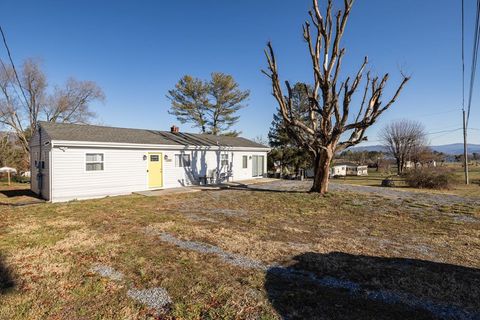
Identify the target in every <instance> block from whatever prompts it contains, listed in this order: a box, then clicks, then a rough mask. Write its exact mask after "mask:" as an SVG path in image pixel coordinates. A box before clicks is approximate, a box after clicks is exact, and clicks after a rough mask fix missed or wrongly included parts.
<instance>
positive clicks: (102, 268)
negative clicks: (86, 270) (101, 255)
mask: <svg viewBox="0 0 480 320" xmlns="http://www.w3.org/2000/svg"><path fill="white" fill-rule="evenodd" d="M90 271H91V272H93V273H96V274H98V275H100V276H101V277H104V278H108V279H110V280H114V281H121V280H123V273H121V272H118V271H117V270H115V269H113V268H112V267H109V266H107V265H104V264H95V265H94V266H93V267H91V268H90Z"/></svg>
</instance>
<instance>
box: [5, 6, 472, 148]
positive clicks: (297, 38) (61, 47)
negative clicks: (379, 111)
mask: <svg viewBox="0 0 480 320" xmlns="http://www.w3.org/2000/svg"><path fill="white" fill-rule="evenodd" d="M341 2H343V1H337V2H336V5H337V6H338V5H340V4H341ZM465 4H466V16H467V21H466V30H467V34H466V54H467V62H468V64H467V70H469V65H470V60H471V51H472V45H471V43H472V38H473V36H472V31H473V23H474V9H475V2H474V1H473V0H465ZM310 5H311V3H310V1H309V0H289V1H286V0H285V1H279V0H261V1H259V0H242V1H224V0H202V1H193V0H192V1H153V0H150V1H146V0H145V1H133V0H131V1H113V0H111V1H93V0H82V1H80V0H77V1H60V0H55V1H54V0H44V1H34V0H30V1H21V0H20V1H19V0H2V1H1V3H0V22H1V24H2V27H3V28H4V31H5V32H6V33H7V36H8V40H9V44H10V47H11V50H12V52H13V54H14V59H15V61H16V63H17V64H20V63H21V61H22V60H23V59H25V58H27V57H35V58H40V59H42V60H43V65H44V69H45V70H46V73H47V76H48V79H49V83H50V84H51V85H52V87H53V86H54V85H56V84H61V83H63V82H64V81H65V80H66V79H67V78H68V77H69V76H74V77H76V78H77V79H81V80H93V81H95V82H97V83H98V84H99V85H100V86H101V87H102V88H103V90H104V91H105V94H106V96H107V100H106V103H105V104H100V105H95V106H94V109H95V111H96V112H97V113H98V115H99V119H98V121H99V122H101V123H104V124H107V125H112V126H125V127H137V128H149V129H164V130H165V129H168V128H169V127H170V125H171V124H174V123H177V121H176V120H175V119H174V118H173V117H172V116H170V115H169V114H168V113H167V110H168V108H169V102H168V100H167V99H166V98H165V94H166V93H167V90H168V89H171V88H172V87H173V86H174V85H175V83H176V82H177V81H178V79H179V78H180V77H182V76H183V75H185V74H191V75H193V76H197V77H202V78H207V77H209V74H210V73H211V72H213V71H221V72H225V73H229V74H232V75H233V76H234V77H235V79H236V80H237V81H238V82H239V83H240V85H241V87H242V88H244V89H249V90H250V91H251V97H250V99H249V102H248V103H249V106H248V107H247V108H245V109H244V110H242V111H241V113H240V115H241V120H240V122H239V123H238V125H237V128H236V129H238V130H241V131H242V132H243V135H244V136H246V137H255V136H259V135H262V136H264V137H266V135H267V132H268V128H269V126H270V122H271V120H272V114H273V113H274V112H275V108H276V103H275V101H274V99H273V97H272V96H271V94H270V92H271V90H270V84H269V82H268V79H267V78H265V76H264V75H263V74H261V73H260V69H261V68H263V67H265V58H264V55H263V49H264V46H265V44H266V42H267V41H268V40H271V41H272V42H273V45H274V47H275V49H276V54H277V57H278V60H279V67H280V72H281V76H282V77H284V79H288V80H290V81H292V82H293V81H305V82H311V71H310V67H309V63H308V57H307V55H306V54H307V52H306V47H305V43H304V42H303V41H302V33H301V24H302V22H303V21H304V20H305V19H306V18H307V16H308V15H307V10H308V9H309V7H310ZM460 17H461V16H460V1H452V0H422V1H418V0H403V1H385V0H367V1H364V0H359V1H357V2H356V4H355V6H354V9H353V11H352V14H351V19H350V21H349V26H348V30H347V33H346V35H345V38H344V42H343V45H344V46H345V47H346V48H347V55H346V59H345V64H344V68H343V70H344V72H345V73H353V72H354V71H355V70H356V68H357V67H358V66H359V64H360V63H361V61H362V58H363V56H364V55H368V56H369V60H370V69H371V70H372V71H373V72H374V73H378V74H381V73H384V72H389V73H390V74H391V75H392V76H391V82H390V88H393V87H394V86H395V85H396V84H398V82H399V80H400V78H399V70H400V69H402V70H404V71H405V72H407V73H409V74H411V75H412V80H411V81H410V83H409V84H408V86H407V88H406V90H405V91H404V92H403V94H402V95H401V97H400V99H399V101H398V103H397V104H396V105H394V106H393V107H392V109H390V111H388V112H387V114H386V115H385V116H384V117H383V118H382V119H381V120H380V121H379V122H378V123H377V124H376V125H375V126H374V127H372V128H371V129H370V130H369V131H368V134H367V135H368V136H369V139H370V140H371V142H370V143H371V144H374V143H376V142H375V140H377V131H378V130H379V129H380V128H381V127H382V126H383V125H384V124H385V123H386V122H388V121H390V120H393V119H400V118H411V119H417V120H420V121H422V122H423V123H424V124H425V126H426V127H427V131H428V132H438V131H443V130H451V129H452V130H453V129H456V128H460V127H461V113H460V107H461V65H460V52H461V46H460V43H461V42H460V25H461V24H460ZM0 57H2V58H6V54H5V51H4V50H3V49H0ZM467 75H468V74H467ZM479 84H480V81H479V82H477V85H476V87H475V89H476V94H475V95H474V100H473V106H472V115H471V120H470V126H471V127H472V128H480V95H479V94H478V93H479V92H480V87H479ZM390 92H391V90H387V92H386V93H387V94H388V93H390ZM387 96H388V95H387ZM385 98H386V97H385ZM455 109H456V110H455ZM181 129H183V130H185V131H191V129H190V128H188V126H187V125H182V126H181ZM479 136H480V131H478V130H477V131H475V130H471V131H470V142H472V143H480V137H479ZM429 138H430V140H431V143H432V144H444V143H453V142H461V139H462V138H461V131H460V130H458V131H455V132H447V133H441V134H433V135H430V136H429Z"/></svg>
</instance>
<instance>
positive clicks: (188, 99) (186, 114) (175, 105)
mask: <svg viewBox="0 0 480 320" xmlns="http://www.w3.org/2000/svg"><path fill="white" fill-rule="evenodd" d="M249 95H250V92H249V91H248V90H245V91H242V90H240V88H239V85H238V83H237V82H236V81H235V79H234V78H233V77H232V76H230V75H227V74H224V73H220V72H214V73H212V75H211V79H210V81H204V80H201V79H198V78H193V77H191V76H188V75H186V76H184V77H183V78H182V79H180V81H179V82H178V83H177V84H176V85H175V89H172V90H169V91H168V95H167V98H168V99H170V101H171V102H172V105H171V108H170V111H169V113H170V114H172V115H175V116H176V117H177V119H178V121H180V122H181V123H191V124H193V125H194V126H195V127H199V128H200V130H201V132H202V133H210V134H214V135H220V134H223V135H231V136H236V135H238V133H239V132H237V131H229V129H230V128H231V127H232V126H233V125H234V124H235V123H237V122H238V119H239V116H238V115H236V113H237V111H238V110H240V109H242V108H244V107H245V104H244V101H245V100H246V99H247V98H248V97H249Z"/></svg>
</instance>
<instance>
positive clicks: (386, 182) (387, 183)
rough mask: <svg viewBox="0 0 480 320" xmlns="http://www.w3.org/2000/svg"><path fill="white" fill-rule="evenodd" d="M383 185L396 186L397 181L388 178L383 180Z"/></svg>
mask: <svg viewBox="0 0 480 320" xmlns="http://www.w3.org/2000/svg"><path fill="white" fill-rule="evenodd" d="M382 187H387V188H393V187H395V181H393V179H390V178H386V179H383V180H382Z"/></svg>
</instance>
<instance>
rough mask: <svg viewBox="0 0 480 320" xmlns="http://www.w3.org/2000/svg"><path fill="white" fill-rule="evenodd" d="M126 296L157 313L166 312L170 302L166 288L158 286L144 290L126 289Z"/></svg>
mask: <svg viewBox="0 0 480 320" xmlns="http://www.w3.org/2000/svg"><path fill="white" fill-rule="evenodd" d="M127 296H129V297H130V298H132V299H134V300H136V301H138V302H140V303H142V304H144V305H146V306H148V307H149V308H151V309H154V310H155V311H156V312H157V313H163V312H167V311H168V310H169V309H170V305H171V304H172V299H171V298H170V296H169V295H168V292H167V290H165V289H163V288H160V287H157V288H150V289H144V290H137V289H130V290H128V291H127Z"/></svg>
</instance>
